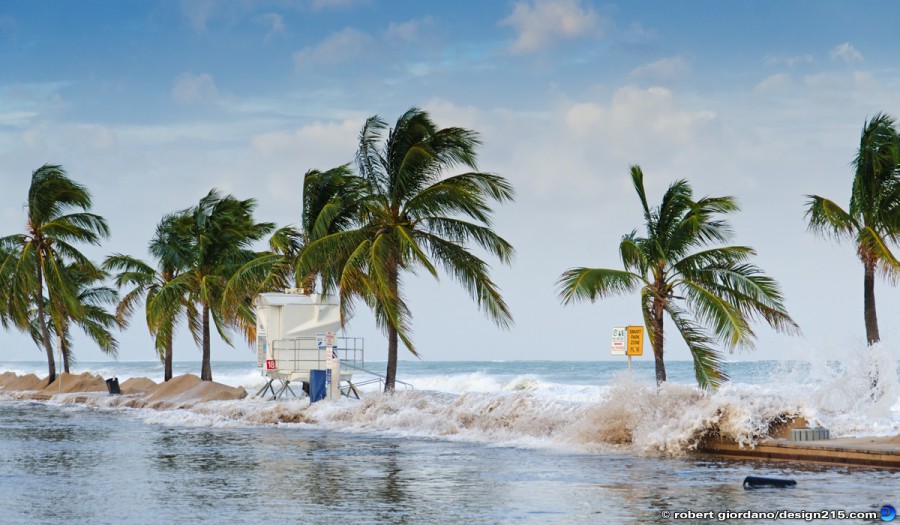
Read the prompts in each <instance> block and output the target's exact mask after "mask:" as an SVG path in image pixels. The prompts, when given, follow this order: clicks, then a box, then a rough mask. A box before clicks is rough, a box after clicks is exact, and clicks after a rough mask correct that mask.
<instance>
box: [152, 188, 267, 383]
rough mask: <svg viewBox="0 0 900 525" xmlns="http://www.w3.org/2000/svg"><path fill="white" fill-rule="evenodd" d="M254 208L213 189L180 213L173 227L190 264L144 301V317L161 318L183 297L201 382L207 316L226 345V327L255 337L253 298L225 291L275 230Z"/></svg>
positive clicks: (206, 370)
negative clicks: (255, 217)
mask: <svg viewBox="0 0 900 525" xmlns="http://www.w3.org/2000/svg"><path fill="white" fill-rule="evenodd" d="M255 207H256V201H254V200H253V199H247V200H238V199H236V198H235V197H233V196H231V195H227V196H224V197H223V196H221V195H220V194H219V193H218V192H217V191H216V190H215V189H213V190H211V191H210V192H209V194H207V195H206V196H205V197H203V198H202V199H200V202H199V203H198V204H197V205H196V206H194V207H192V208H190V209H188V210H184V212H182V213H180V214H178V216H177V217H178V219H177V221H176V224H175V226H174V230H175V231H176V232H177V234H176V235H177V236H178V238H179V239H183V240H184V242H185V243H186V244H185V246H186V247H187V250H188V253H189V254H190V260H189V264H188V265H187V266H186V267H185V268H184V270H183V271H182V272H181V273H180V274H179V275H177V276H175V277H174V278H173V279H172V280H170V281H168V282H166V283H165V284H164V285H163V286H162V288H161V289H160V290H159V292H158V293H157V298H158V299H159V300H154V301H151V302H150V304H149V305H148V307H149V309H150V311H149V312H148V316H149V317H152V318H154V319H160V318H162V317H163V315H164V314H163V311H164V310H165V309H166V308H167V306H166V305H170V304H173V303H174V302H176V298H180V297H186V298H187V301H188V302H189V305H188V308H189V314H188V316H187V317H188V323H189V324H190V325H191V333H192V334H194V335H195V339H197V338H199V341H198V343H199V344H200V345H201V348H202V352H203V363H202V366H201V370H200V379H202V380H204V381H212V368H211V366H210V320H211V321H212V322H213V324H215V327H216V330H217V331H218V333H219V335H220V336H221V337H222V339H223V340H224V341H225V342H226V343H228V344H229V345H230V344H231V340H230V338H229V335H228V331H229V329H230V328H237V329H238V330H240V331H241V332H243V334H244V336H245V338H246V339H247V340H248V341H253V340H255V339H256V335H255V331H256V323H255V319H254V317H253V310H252V305H251V300H252V297H251V296H249V295H247V294H242V293H239V294H227V295H226V294H225V290H226V286H227V284H228V282H229V280H230V279H231V278H232V277H233V276H234V274H235V272H237V271H238V270H239V269H240V268H241V267H242V266H244V265H245V264H247V263H248V262H250V261H252V260H253V259H254V258H256V257H257V256H258V255H257V254H255V253H254V252H253V251H252V250H250V246H251V245H252V244H253V243H254V242H256V241H258V240H260V239H262V238H263V237H265V235H267V234H268V233H269V232H271V231H272V230H273V229H274V225H273V224H271V223H256V222H254V221H253V209H254V208H255Z"/></svg>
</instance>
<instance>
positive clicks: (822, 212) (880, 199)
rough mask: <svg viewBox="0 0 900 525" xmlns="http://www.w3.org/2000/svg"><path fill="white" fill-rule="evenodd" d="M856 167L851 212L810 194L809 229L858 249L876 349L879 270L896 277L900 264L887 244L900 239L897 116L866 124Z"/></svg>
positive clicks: (868, 331)
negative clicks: (876, 289) (876, 288)
mask: <svg viewBox="0 0 900 525" xmlns="http://www.w3.org/2000/svg"><path fill="white" fill-rule="evenodd" d="M852 165H853V168H854V177H853V189H852V192H851V194H850V208H849V210H848V211H844V209H842V208H841V207H840V206H838V205H837V204H836V203H834V202H833V201H831V200H829V199H826V198H824V197H820V196H818V195H807V198H808V201H807V208H806V217H807V218H808V219H809V228H810V230H812V231H814V232H817V233H821V234H825V235H831V236H834V237H835V238H838V239H840V238H848V239H851V240H852V241H853V242H854V244H855V245H856V254H857V256H858V257H859V260H860V261H861V262H862V264H863V314H864V319H865V323H866V341H867V342H868V344H869V345H870V346H871V345H872V344H874V343H877V342H878V341H879V340H880V339H881V337H880V335H879V332H878V316H877V314H876V311H875V274H876V273H877V272H878V271H879V270H880V271H882V272H884V273H885V274H886V275H889V276H892V277H894V278H896V277H897V276H898V275H900V261H898V260H897V258H896V257H895V256H894V254H893V253H892V252H891V249H890V247H889V246H888V242H889V241H896V240H897V238H898V235H900V173H898V170H900V136H898V133H897V129H896V126H895V120H894V117H892V116H890V115H887V114H885V113H878V114H876V115H875V116H874V117H873V118H872V119H871V120H869V121H868V122H866V123H865V124H864V125H863V131H862V136H861V137H860V140H859V150H858V151H857V154H856V158H855V159H853V164H852Z"/></svg>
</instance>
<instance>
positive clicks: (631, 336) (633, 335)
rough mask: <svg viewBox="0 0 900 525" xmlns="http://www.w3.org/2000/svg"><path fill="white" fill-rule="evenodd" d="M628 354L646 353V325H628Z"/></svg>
mask: <svg viewBox="0 0 900 525" xmlns="http://www.w3.org/2000/svg"><path fill="white" fill-rule="evenodd" d="M626 352H627V355H630V356H631V355H644V327H643V326H629V327H628V349H627V350H626Z"/></svg>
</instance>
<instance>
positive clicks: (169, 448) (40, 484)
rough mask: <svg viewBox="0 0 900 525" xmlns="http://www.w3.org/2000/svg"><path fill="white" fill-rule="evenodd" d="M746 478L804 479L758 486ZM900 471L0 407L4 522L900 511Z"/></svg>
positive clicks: (648, 518) (626, 518)
mask: <svg viewBox="0 0 900 525" xmlns="http://www.w3.org/2000/svg"><path fill="white" fill-rule="evenodd" d="M138 414H139V413H138ZM747 475H760V476H769V477H788V478H794V479H796V480H797V481H798V486H797V487H796V488H795V489H790V490H753V491H745V490H744V489H743V488H742V485H741V482H742V481H743V478H744V477H745V476H747ZM896 476H897V474H896V473H893V472H887V471H869V470H861V469H852V468H835V467H821V466H798V465H792V464H789V463H760V462H749V461H743V462H742V461H725V460H721V461H719V460H697V459H684V460H672V459H663V458H641V457H635V456H629V455H624V454H622V455H616V454H605V455H600V454H565V453H560V452H554V451H535V450H524V449H521V448H500V447H493V448H492V447H486V446H482V445H472V444H466V443H455V442H448V441H440V440H426V439H413V438H410V439H403V438H396V437H394V438H391V437H384V436H378V435H373V434H344V433H338V432H328V431H324V430H319V429H313V428H309V427H306V426H303V427H264V428H239V429H220V428H192V427H178V426H164V425H150V424H145V423H144V422H143V420H142V419H141V418H140V416H139V415H138V416H137V417H129V416H127V415H124V414H123V413H122V412H101V411H94V410H83V411H80V412H66V411H64V410H61V409H59V408H55V407H48V406H38V407H28V408H26V409H23V408H22V405H21V404H18V405H8V404H4V403H2V402H0V522H2V523H29V524H33V523H113V522H115V523H129V524H131V523H200V522H216V523H260V522H267V521H271V522H273V523H275V522H277V523H284V522H290V523H292V522H298V521H301V522H302V521H312V520H313V519H315V518H321V517H325V516H327V517H328V519H330V520H332V521H337V522H346V523H398V524H414V523H416V524H417V523H467V524H468V523H548V522H553V523H614V522H616V523H618V522H639V523H672V520H671V519H662V518H660V511H664V510H668V511H683V510H695V511H698V512H702V511H723V510H769V509H775V508H777V509H782V508H783V509H787V510H815V509H820V508H837V509H844V510H853V511H857V510H869V509H872V508H878V506H880V505H883V504H887V503H892V504H894V505H895V506H896V503H897V501H896V500H894V501H891V498H894V499H895V498H896V486H897V477H896Z"/></svg>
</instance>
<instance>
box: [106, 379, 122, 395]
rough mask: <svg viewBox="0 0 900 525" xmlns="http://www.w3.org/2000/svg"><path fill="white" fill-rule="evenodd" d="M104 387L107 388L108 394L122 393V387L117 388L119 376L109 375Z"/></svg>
mask: <svg viewBox="0 0 900 525" xmlns="http://www.w3.org/2000/svg"><path fill="white" fill-rule="evenodd" d="M106 389H107V390H109V395H119V394H121V393H122V389H120V388H119V378H118V377H111V378H109V379H107V380H106Z"/></svg>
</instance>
